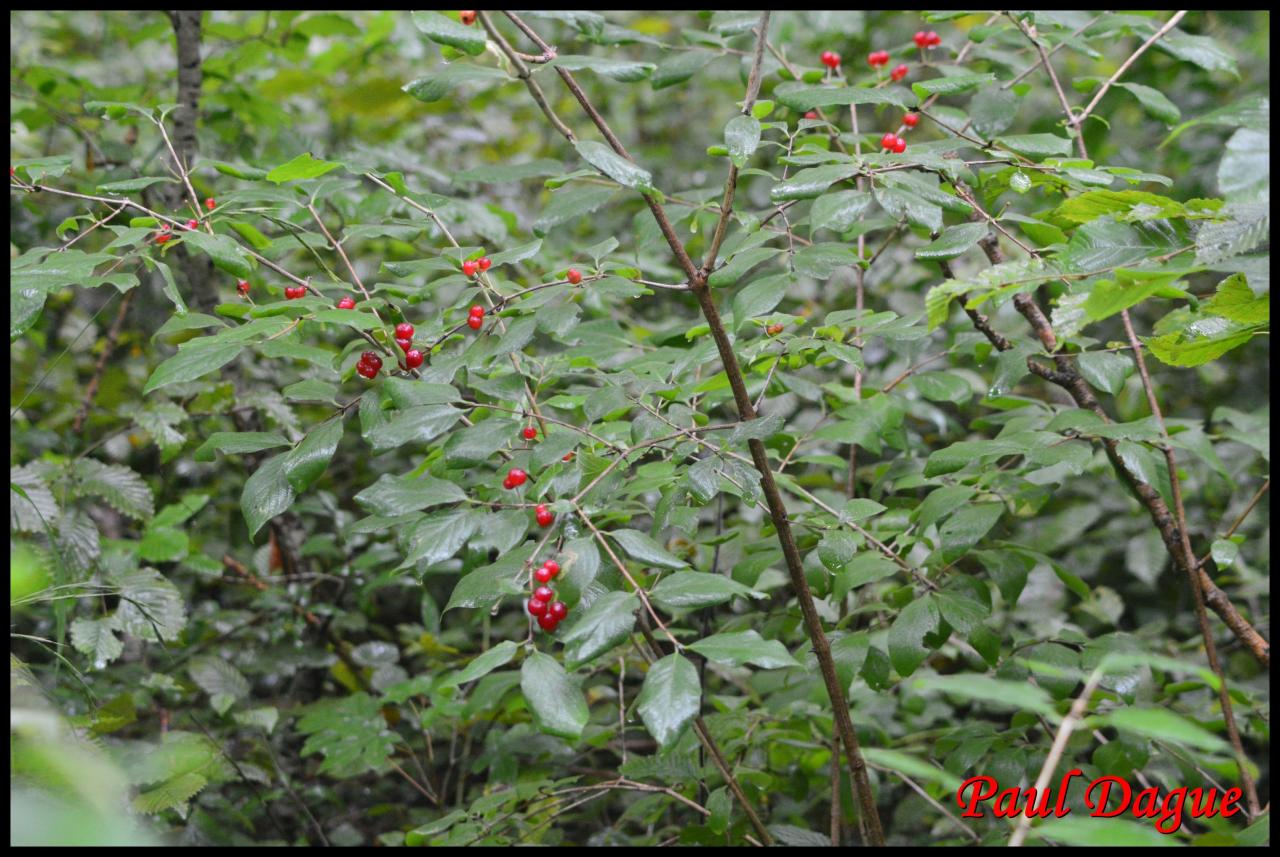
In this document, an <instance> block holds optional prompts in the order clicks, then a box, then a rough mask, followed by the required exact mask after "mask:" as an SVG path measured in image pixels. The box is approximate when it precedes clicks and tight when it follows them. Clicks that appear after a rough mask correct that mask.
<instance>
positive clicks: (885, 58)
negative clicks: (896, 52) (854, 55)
mask: <svg viewBox="0 0 1280 857" xmlns="http://www.w3.org/2000/svg"><path fill="white" fill-rule="evenodd" d="M888 64H889V52H888V51H872V52H871V53H869V54H867V65H869V66H871V67H872V68H879V67H880V66H882V65H888Z"/></svg>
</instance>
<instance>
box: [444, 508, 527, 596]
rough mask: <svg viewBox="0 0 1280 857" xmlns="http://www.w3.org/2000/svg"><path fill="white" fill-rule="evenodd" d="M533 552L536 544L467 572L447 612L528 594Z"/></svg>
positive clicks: (455, 591)
mask: <svg viewBox="0 0 1280 857" xmlns="http://www.w3.org/2000/svg"><path fill="white" fill-rule="evenodd" d="M522 517H523V515H522ZM532 553H533V545H532V544H530V545H526V546H523V547H521V548H520V549H519V550H515V551H509V552H508V553H505V554H501V555H500V556H499V557H498V560H497V561H496V562H494V563H493V564H491V565H486V566H484V567H483V568H477V569H472V570H471V571H469V572H467V573H466V574H464V575H463V576H462V579H461V580H459V581H458V585H457V586H455V587H454V588H453V594H452V595H450V596H449V603H448V604H447V605H445V608H444V611H443V612H445V613H447V612H449V611H450V610H453V609H455V608H462V609H471V608H475V607H484V608H488V607H491V606H492V605H493V604H495V603H496V602H497V601H499V600H500V599H501V598H503V597H504V596H508V595H520V594H522V593H524V592H525V588H524V586H523V585H522V584H523V583H524V582H526V581H527V580H528V572H527V571H526V570H525V568H524V564H525V561H526V560H527V559H528V558H529V556H530V555H531V554H532Z"/></svg>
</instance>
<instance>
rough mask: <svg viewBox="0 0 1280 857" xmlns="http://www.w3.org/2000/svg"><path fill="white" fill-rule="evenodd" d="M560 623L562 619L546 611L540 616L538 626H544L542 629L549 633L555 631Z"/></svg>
mask: <svg viewBox="0 0 1280 857" xmlns="http://www.w3.org/2000/svg"><path fill="white" fill-rule="evenodd" d="M559 624H560V620H559V619H557V618H556V617H554V616H552V615H551V614H550V613H544V614H543V615H541V616H539V617H538V627H540V628H542V630H544V631H546V632H547V633H550V632H552V631H554V630H555V629H556V626H557V625H559Z"/></svg>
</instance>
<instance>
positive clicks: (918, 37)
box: [911, 30, 929, 48]
mask: <svg viewBox="0 0 1280 857" xmlns="http://www.w3.org/2000/svg"><path fill="white" fill-rule="evenodd" d="M911 41H913V42H915V43H916V47H918V48H927V47H928V46H929V34H928V33H926V32H925V31H924V30H916V34H915V35H914V36H912V37H911Z"/></svg>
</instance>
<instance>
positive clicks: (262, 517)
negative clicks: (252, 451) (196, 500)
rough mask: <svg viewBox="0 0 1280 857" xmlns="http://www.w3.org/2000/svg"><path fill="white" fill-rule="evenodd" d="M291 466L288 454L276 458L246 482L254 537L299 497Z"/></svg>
mask: <svg viewBox="0 0 1280 857" xmlns="http://www.w3.org/2000/svg"><path fill="white" fill-rule="evenodd" d="M288 466H289V454H288V453H285V454H283V455H276V456H272V457H271V458H268V459H267V460H266V461H264V462H262V464H260V465H258V469H257V470H255V471H253V474H252V475H251V476H250V477H249V478H248V479H247V480H245V483H244V490H243V491H242V492H241V494H240V509H241V511H242V512H243V513H244V520H245V524H246V525H247V526H248V527H249V536H250V537H253V536H255V535H257V534H258V530H260V529H262V525H263V524H265V523H266V522H267V521H269V520H271V519H272V518H274V517H275V516H276V515H279V514H281V513H282V512H285V511H286V510H288V508H289V507H290V506H291V505H293V500H294V497H295V496H296V495H295V494H294V491H293V488H292V487H291V486H290V485H289V479H288V476H287V473H286V470H287V468H288ZM384 478H385V477H384Z"/></svg>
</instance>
